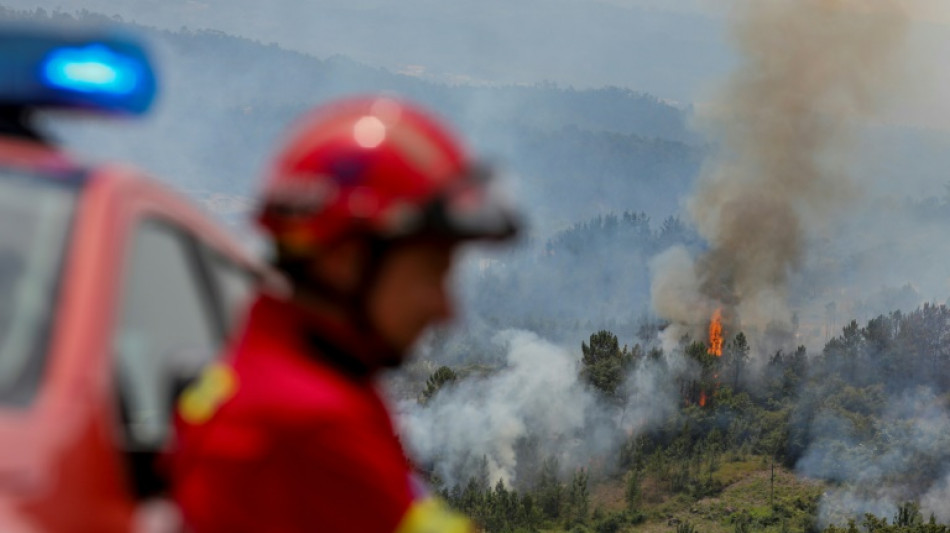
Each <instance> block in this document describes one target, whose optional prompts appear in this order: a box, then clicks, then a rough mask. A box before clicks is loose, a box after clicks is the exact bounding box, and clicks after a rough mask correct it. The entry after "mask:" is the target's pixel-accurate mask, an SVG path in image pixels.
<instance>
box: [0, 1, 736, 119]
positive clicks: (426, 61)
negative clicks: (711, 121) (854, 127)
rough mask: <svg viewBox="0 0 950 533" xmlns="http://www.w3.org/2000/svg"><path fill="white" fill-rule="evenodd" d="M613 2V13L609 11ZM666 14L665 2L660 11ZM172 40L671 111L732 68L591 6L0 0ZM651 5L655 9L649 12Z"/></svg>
mask: <svg viewBox="0 0 950 533" xmlns="http://www.w3.org/2000/svg"><path fill="white" fill-rule="evenodd" d="M619 3H620V2H617V4H619ZM671 3H673V2H671ZM3 4H4V5H8V6H11V7H14V8H18V9H36V8H39V7H42V8H45V9H46V10H60V11H63V10H65V11H78V10H82V9H86V10H89V11H93V12H97V13H103V14H106V15H108V16H110V17H112V16H117V17H121V18H122V19H124V20H126V21H134V22H136V23H140V24H146V25H149V26H153V27H157V28H161V29H166V30H173V31H177V30H179V29H181V28H182V27H187V28H190V29H191V30H203V29H213V30H218V31H223V32H226V33H228V34H232V35H239V36H242V37H248V38H251V39H256V40H259V41H261V42H263V43H271V42H276V43H277V44H279V45H280V46H283V47H286V48H288V49H292V50H297V51H302V52H305V53H308V54H313V55H317V56H320V57H327V56H330V55H333V54H343V55H346V56H348V57H351V58H353V59H355V60H357V61H360V62H362V63H366V64H370V65H376V66H381V67H385V68H387V69H390V70H392V71H402V70H413V71H415V72H417V73H419V74H421V75H424V76H426V77H429V78H431V79H436V80H442V81H450V82H457V83H468V82H471V81H479V80H481V81H489V82H494V83H536V82H540V81H544V80H554V81H557V82H559V83H564V84H571V85H574V86H575V87H579V88H591V87H600V86H605V85H619V86H624V87H633V88H637V89H639V90H643V91H647V92H650V93H653V94H656V95H659V96H661V97H663V98H670V99H676V100H678V101H682V102H688V101H692V100H694V99H696V98H697V92H698V89H701V88H703V85H704V84H706V83H708V81H709V80H712V79H720V78H721V77H722V73H723V72H725V71H726V70H727V69H728V68H729V66H730V62H731V60H732V52H731V51H730V49H729V48H728V43H727V42H726V39H725V35H724V28H723V21H722V19H716V18H710V17H705V16H700V15H687V14H682V13H675V12H671V11H670V10H668V9H666V7H665V6H664V7H656V8H652V9H644V8H639V7H634V6H633V5H631V4H630V2H625V4H626V5H624V6H620V5H609V3H608V2H604V1H597V0H477V1H476V0H452V1H451V2H434V1H432V0H402V1H400V2H388V1H385V0H321V1H320V2H308V1H306V0H271V1H268V2H260V1H256V0H164V1H162V2H155V1H153V0H123V1H122V2H115V1H112V0H68V1H66V2H63V1H62V0H4V2H3ZM656 4H658V6H659V5H662V3H659V2H657V3H656Z"/></svg>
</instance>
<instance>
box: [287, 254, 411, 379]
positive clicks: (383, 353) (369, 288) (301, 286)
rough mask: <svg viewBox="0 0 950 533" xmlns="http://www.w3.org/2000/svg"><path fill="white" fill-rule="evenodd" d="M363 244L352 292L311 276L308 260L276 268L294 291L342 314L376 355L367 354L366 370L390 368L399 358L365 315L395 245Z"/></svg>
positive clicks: (288, 260) (367, 314) (289, 260)
mask: <svg viewBox="0 0 950 533" xmlns="http://www.w3.org/2000/svg"><path fill="white" fill-rule="evenodd" d="M365 242H366V255H365V257H364V260H363V262H362V265H360V267H359V268H360V272H359V273H358V274H359V275H358V278H357V279H358V281H357V283H356V286H355V287H354V289H353V290H341V289H340V288H339V287H336V286H334V285H332V284H330V283H327V282H326V281H325V280H323V279H320V278H317V277H316V276H314V275H313V273H312V271H311V268H310V259H309V258H292V259H285V260H282V261H279V262H278V265H277V267H278V268H279V269H280V270H281V271H283V272H284V273H286V274H287V276H288V277H289V278H290V279H291V280H293V283H294V290H295V291H299V292H301V293H303V294H304V295H306V297H308V298H314V299H318V300H321V301H325V302H327V303H329V304H331V305H333V306H334V307H336V308H338V309H340V310H342V311H343V312H344V314H345V315H346V317H347V319H348V320H349V321H350V323H351V324H352V325H353V328H354V329H355V330H356V333H358V334H359V335H361V336H363V337H364V338H365V339H366V344H367V345H368V346H371V347H374V349H375V350H376V351H378V352H379V353H374V354H371V355H372V356H373V357H374V361H370V362H364V363H371V364H369V365H368V366H378V367H392V366H396V365H398V364H399V362H400V361H401V360H402V354H401V353H400V351H399V350H397V349H396V348H395V347H394V346H391V345H390V344H389V342H387V341H386V340H385V338H384V337H383V336H382V335H380V333H379V331H378V330H377V328H376V326H375V325H374V324H373V321H372V319H371V318H370V315H369V303H370V298H371V297H372V294H373V290H374V289H375V288H376V284H377V283H378V281H379V275H380V272H381V271H382V267H383V264H384V263H385V261H386V256H387V255H388V254H389V252H390V251H391V250H392V249H393V247H394V246H396V245H397V243H398V241H397V240H393V239H381V238H371V239H369V240H367V241H365Z"/></svg>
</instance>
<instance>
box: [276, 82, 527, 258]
mask: <svg viewBox="0 0 950 533" xmlns="http://www.w3.org/2000/svg"><path fill="white" fill-rule="evenodd" d="M488 177H489V175H488V173H487V172H486V171H485V169H484V168H482V167H480V166H479V165H476V164H474V163H473V161H472V159H471V158H470V156H469V154H468V153H467V152H466V151H465V150H464V149H463V148H462V146H461V145H460V143H459V142H458V140H457V139H456V137H455V136H454V135H452V134H451V133H450V132H449V131H448V130H447V129H446V128H445V126H443V125H442V124H441V123H439V122H438V121H437V120H436V119H435V118H433V117H432V116H431V115H429V114H428V113H426V112H424V111H423V110H421V109H420V108H418V107H416V106H414V105H411V104H409V103H407V102H404V101H400V100H396V99H393V98H390V97H367V98H352V99H345V100H341V101H337V102H333V103H331V104H329V105H325V106H322V107H319V108H317V109H316V110H314V111H312V112H311V113H310V114H308V115H306V116H305V117H304V118H303V119H302V120H300V121H299V123H298V125H297V127H296V130H295V132H294V134H293V135H291V137H290V139H289V142H287V144H286V145H285V147H284V149H283V150H282V151H281V152H280V153H279V154H278V156H277V159H276V161H275V163H274V165H273V167H272V170H271V172H270V175H269V177H268V180H267V182H266V185H265V188H264V194H263V203H262V208H261V211H260V213H259V216H258V221H259V223H260V224H261V225H262V226H263V227H264V228H265V229H266V230H267V231H268V232H269V233H271V235H272V236H273V237H274V239H275V240H276V241H277V242H278V243H280V244H281V245H283V246H284V247H285V248H286V249H289V250H294V251H296V252H297V253H302V252H306V251H309V250H313V249H315V248H318V247H320V246H323V245H327V244H329V243H331V242H334V241H335V240H337V239H339V238H341V237H344V236H347V235H366V236H370V237H374V238H379V239H399V238H403V237H415V236H433V237H437V238H447V239H451V240H466V239H503V238H507V237H510V236H512V235H513V234H514V233H515V231H516V227H517V225H518V224H517V220H516V217H515V215H514V213H513V212H512V211H511V210H510V208H509V207H508V205H507V204H506V203H505V202H503V201H501V200H500V199H499V198H498V197H497V196H493V195H492V194H491V193H490V189H489V187H488V186H487V184H488V179H487V178H488Z"/></svg>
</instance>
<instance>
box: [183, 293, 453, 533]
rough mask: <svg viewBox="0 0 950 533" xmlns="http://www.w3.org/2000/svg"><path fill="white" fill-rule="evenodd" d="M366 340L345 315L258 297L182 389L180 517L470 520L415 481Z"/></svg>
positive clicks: (366, 522) (293, 523)
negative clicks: (241, 325)
mask: <svg viewBox="0 0 950 533" xmlns="http://www.w3.org/2000/svg"><path fill="white" fill-rule="evenodd" d="M370 350H373V347H372V346H370V343H369V342H367V341H366V340H365V338H361V337H360V336H358V335H356V334H355V332H353V331H352V330H351V329H350V328H348V327H346V326H344V325H342V324H332V323H330V322H328V321H326V320H323V319H321V318H320V317H317V316H313V315H309V314H307V313H306V312H304V311H303V310H301V309H300V308H299V307H297V306H295V305H293V304H290V303H287V302H283V301H280V300H278V299H275V298H272V297H269V296H261V297H259V298H258V300H257V301H256V302H255V303H254V305H253V306H252V308H251V311H250V315H249V317H248V321H247V325H246V328H245V330H244V333H243V336H242V337H241V338H239V339H238V340H237V343H236V345H235V347H234V350H233V352H232V353H231V354H230V356H229V357H228V358H226V359H225V360H224V363H221V364H218V365H215V366H214V367H212V368H210V369H209V370H208V371H206V372H205V374H204V376H203V377H202V378H201V379H200V380H199V382H198V383H197V384H196V385H195V386H193V387H191V388H190V389H189V390H188V391H186V392H185V393H184V394H183V396H182V399H181V403H180V410H179V414H180V423H179V433H178V438H179V440H178V451H177V452H176V453H175V454H173V456H172V457H171V461H170V464H171V473H172V481H173V494H174V497H175V499H176V501H177V502H178V503H179V505H180V506H181V509H182V512H183V515H184V517H185V521H186V523H187V524H188V525H189V527H190V528H191V529H192V530H193V531H195V532H196V533H219V532H220V533H225V532H226V533H240V532H252V531H253V532H282V533H283V532H287V533H290V532H298V531H299V532H303V531H308V532H313V531H327V532H342V533H346V532H353V533H357V532H359V533H374V532H380V533H384V532H385V533H392V532H395V531H399V532H400V533H401V532H409V531H415V530H416V528H417V527H419V526H422V525H423V524H424V523H425V522H428V526H432V525H433V524H441V525H438V526H437V527H438V529H433V531H465V530H467V522H466V521H465V520H463V519H460V518H459V517H457V516H454V515H451V514H450V513H447V512H445V511H444V510H443V509H442V508H441V507H439V508H438V509H436V508H435V506H434V505H433V503H432V502H431V501H429V500H427V499H425V495H424V494H422V493H421V490H419V488H418V487H417V486H416V484H415V483H414V481H413V475H412V472H411V469H410V467H409V465H408V462H407V460H406V458H405V455H404V453H403V450H402V447H401V445H400V443H399V441H398V440H397V438H396V436H395V433H394V430H393V426H392V423H391V421H390V418H389V414H388V412H387V410H386V407H385V406H384V404H383V402H382V400H381V399H380V397H379V395H378V393H377V391H376V389H375V387H374V384H373V380H372V377H373V374H374V369H373V368H372V367H371V366H368V365H367V363H366V362H367V361H372V360H373V358H372V357H371V355H372V354H371V353H368V352H369V351H370ZM421 502H425V503H421ZM420 509H423V510H424V511H425V512H423V511H420ZM436 511H437V512H436ZM423 515H425V516H423ZM428 526H427V527H428Z"/></svg>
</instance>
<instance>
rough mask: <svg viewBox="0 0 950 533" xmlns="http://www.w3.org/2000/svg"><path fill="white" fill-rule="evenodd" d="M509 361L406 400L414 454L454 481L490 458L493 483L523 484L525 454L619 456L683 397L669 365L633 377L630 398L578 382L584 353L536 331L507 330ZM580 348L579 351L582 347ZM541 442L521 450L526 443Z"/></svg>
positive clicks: (564, 460)
mask: <svg viewBox="0 0 950 533" xmlns="http://www.w3.org/2000/svg"><path fill="white" fill-rule="evenodd" d="M494 340H495V342H499V343H502V344H504V345H505V346H506V347H507V361H506V366H505V367H504V368H503V369H502V370H500V371H498V372H495V373H493V374H491V375H488V376H486V377H483V378H468V379H462V380H460V381H459V382H457V383H456V384H453V385H451V386H447V387H444V388H443V389H442V390H441V391H439V393H438V394H436V395H435V396H434V397H433V398H432V399H431V400H430V401H429V402H428V403H427V404H426V405H425V406H423V405H419V404H416V403H415V402H406V403H403V404H402V405H401V406H400V409H399V411H400V414H401V416H400V425H401V427H402V431H401V434H403V435H404V436H405V437H406V443H407V445H408V448H409V450H410V451H411V453H412V455H413V456H414V457H416V458H417V459H418V460H419V461H420V462H421V463H422V464H423V465H434V466H435V468H436V472H435V473H436V474H437V475H438V476H439V478H440V479H441V480H442V481H444V482H446V483H447V484H448V485H449V486H451V485H454V484H458V483H464V482H465V480H466V479H467V476H470V475H473V474H474V468H475V467H476V466H477V465H478V464H479V462H480V461H481V460H482V458H485V459H486V460H487V464H488V470H489V477H490V480H491V481H492V482H494V481H497V480H498V479H502V480H504V481H505V483H506V484H509V485H511V484H514V485H517V484H519V483H525V482H528V481H530V480H524V479H519V478H518V474H519V472H520V471H522V470H524V469H522V468H520V466H522V465H519V460H531V461H540V460H541V459H543V458H544V457H556V458H557V459H558V461H559V463H560V465H561V466H562V467H564V468H567V469H571V468H575V467H580V466H587V465H590V464H591V462H592V461H597V460H598V459H602V460H603V459H608V458H610V457H612V455H611V454H612V452H613V451H615V450H616V449H617V447H618V446H619V445H620V443H621V441H622V440H623V438H624V437H625V436H627V435H628V434H633V433H634V432H636V431H639V430H641V429H643V428H645V427H647V426H649V425H650V424H653V423H655V422H657V421H659V420H661V419H662V418H663V417H664V416H666V415H667V414H668V413H670V412H672V411H673V409H675V406H676V398H675V396H671V395H669V393H668V391H669V390H672V389H673V387H669V386H668V382H667V381H666V380H665V377H664V376H665V374H664V373H663V372H662V370H661V369H660V368H659V367H657V366H650V365H642V367H641V368H640V369H639V370H637V371H635V372H634V374H633V375H631V376H630V379H629V385H630V386H631V389H632V390H633V393H632V394H631V395H630V399H629V401H628V403H627V404H626V405H623V406H618V405H612V404H610V405H608V404H607V403H606V402H603V401H601V400H600V399H599V398H598V397H597V396H596V395H595V394H594V393H593V392H591V391H590V390H588V389H587V388H585V387H584V386H583V384H582V383H580V382H579V381H578V378H577V376H578V371H579V361H580V357H579V354H574V353H571V352H570V351H568V350H566V349H564V348H562V347H560V346H556V345H554V344H552V343H550V342H548V341H545V340H544V339H541V338H539V337H538V336H537V335H535V334H533V333H530V332H526V331H520V330H506V331H503V332H501V333H499V334H498V335H497V336H496V337H495V339H494ZM578 352H579V350H578ZM526 442H533V443H534V446H535V448H534V449H532V450H531V451H530V452H528V453H526V454H523V455H522V454H519V453H518V450H519V447H520V446H523V445H524V444H525V443H526Z"/></svg>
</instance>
